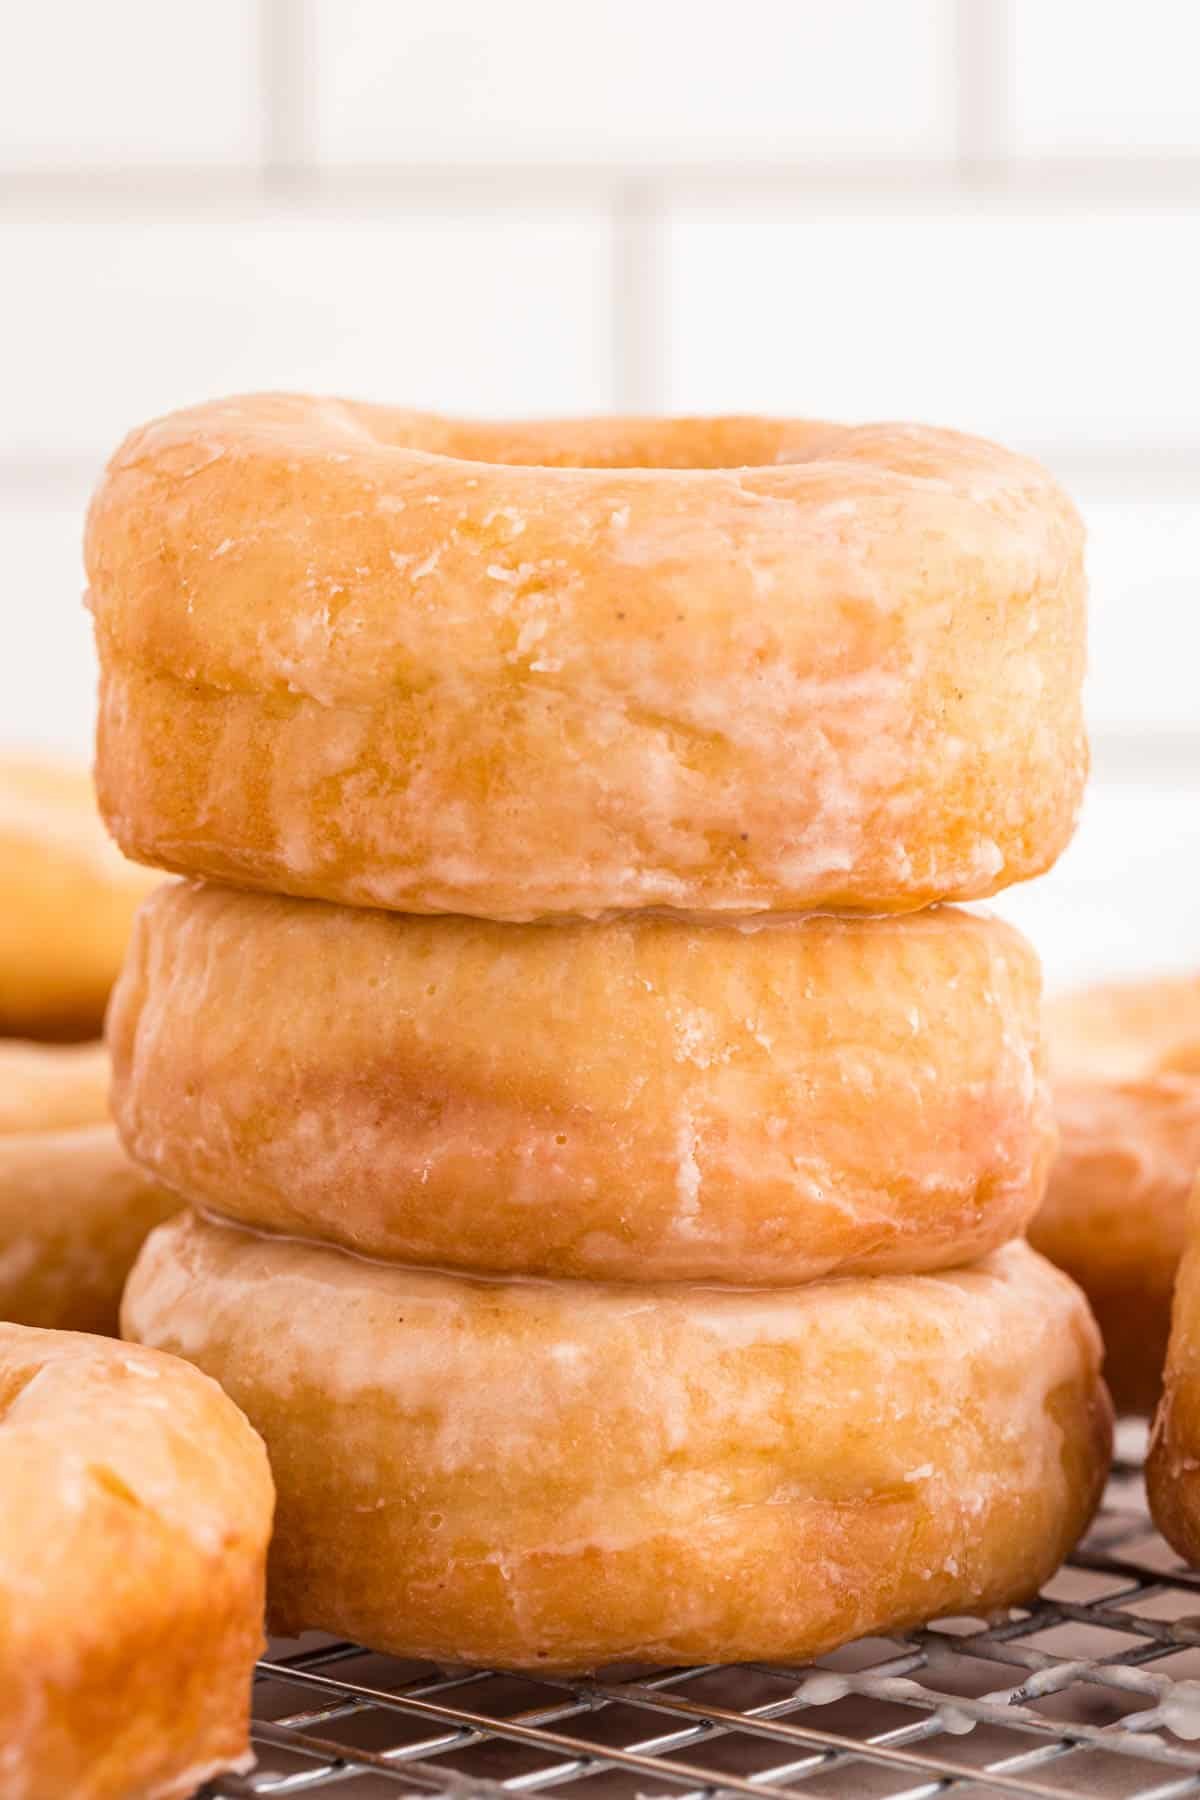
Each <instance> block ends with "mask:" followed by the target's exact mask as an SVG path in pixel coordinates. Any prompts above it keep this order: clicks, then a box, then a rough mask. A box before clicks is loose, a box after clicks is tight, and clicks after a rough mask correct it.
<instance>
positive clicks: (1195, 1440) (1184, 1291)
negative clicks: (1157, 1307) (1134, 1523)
mask: <svg viewBox="0 0 1200 1800" xmlns="http://www.w3.org/2000/svg"><path fill="white" fill-rule="evenodd" d="M1146 1491H1147V1494H1148V1495H1149V1498H1150V1511H1151V1513H1152V1514H1153V1515H1154V1522H1155V1524H1156V1525H1157V1526H1158V1529H1159V1530H1160V1531H1161V1532H1162V1534H1163V1536H1164V1537H1165V1538H1166V1540H1167V1542H1168V1543H1169V1544H1170V1545H1171V1546H1172V1547H1173V1548H1174V1549H1176V1550H1178V1552H1179V1554H1180V1556H1182V1557H1184V1558H1185V1559H1186V1561H1188V1562H1190V1563H1194V1564H1200V1181H1197V1183H1196V1186H1195V1187H1194V1188H1193V1190H1192V1195H1191V1202H1190V1206H1189V1209H1188V1219H1187V1233H1186V1244H1185V1247H1184V1252H1183V1258H1182V1261H1181V1262H1180V1265H1179V1279H1178V1282H1177V1284H1176V1288H1175V1303H1174V1310H1173V1314H1172V1321H1171V1335H1170V1343H1169V1347H1168V1350H1167V1361H1166V1369H1165V1371H1164V1374H1163V1391H1162V1397H1161V1399H1160V1400H1159V1403H1158V1410H1157V1412H1156V1413H1155V1415H1154V1429H1153V1431H1152V1432H1151V1435H1150V1454H1149V1457H1148V1458H1147V1461H1146Z"/></svg>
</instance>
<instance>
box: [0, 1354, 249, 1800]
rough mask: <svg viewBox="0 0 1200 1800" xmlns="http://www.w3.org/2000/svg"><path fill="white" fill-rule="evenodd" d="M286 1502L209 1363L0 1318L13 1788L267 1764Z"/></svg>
mask: <svg viewBox="0 0 1200 1800" xmlns="http://www.w3.org/2000/svg"><path fill="white" fill-rule="evenodd" d="M271 1507H272V1488H271V1477H270V1474H269V1471H268V1468H267V1459H266V1456H265V1454H264V1452H263V1447H262V1444H261V1443H260V1441H259V1439H258V1438H257V1437H256V1436H255V1434H254V1432H253V1431H252V1430H251V1429H250V1427H249V1426H248V1425H247V1423H246V1421H245V1419H244V1418H243V1417H242V1416H241V1414H240V1413H239V1412H238V1410H237V1408H236V1407H235V1406H234V1405H233V1403H232V1402H231V1401H229V1400H227V1399H226V1397H225V1395H224V1394H222V1393H221V1391H220V1389H219V1388H218V1387H217V1386H216V1384H215V1383H214V1382H211V1381H209V1380H207V1379H206V1378H205V1377H204V1376H202V1375H199V1374H198V1373H197V1371H196V1370H195V1369H193V1368H189V1367H188V1366H187V1365H186V1364H185V1363H181V1362H179V1361H177V1360H176V1359H175V1358H173V1357H167V1356H159V1355H158V1354H156V1353H155V1352H153V1351H149V1350H140V1349H134V1348H131V1347H129V1346H128V1345H125V1344H120V1343H114V1342H112V1341H111V1340H109V1339H104V1338H94V1337H86V1336H83V1335H81V1334H80V1333H77V1332H57V1331H31V1330H27V1329H25V1328H23V1327H21V1326H16V1325H0V1744H2V1745H3V1751H2V1753H0V1793H2V1794H3V1795H4V1800H51V1796H55V1797H58V1796H61V1797H62V1800H66V1797H67V1796H70V1800H131V1797H132V1796H139V1797H149V1796H153V1797H154V1800H183V1796H185V1795H190V1794H193V1793H194V1792H195V1790H196V1789H197V1788H198V1787H199V1786H200V1785H201V1783H202V1782H204V1781H206V1780H207V1779H208V1778H209V1777H210V1776H213V1775H216V1774H218V1773H220V1772H221V1771H222V1770H225V1769H231V1768H237V1769H246V1768H248V1767H249V1766H250V1764H251V1763H252V1762H253V1757H252V1756H251V1755H250V1748H249V1737H248V1719H249V1708H250V1678H251V1673H252V1671H253V1667H254V1661H255V1657H256V1656H257V1654H258V1651H259V1647H260V1645H261V1642H262V1616H263V1582H264V1567H265V1561H266V1547H267V1538H268V1536H269V1533H270V1528H271Z"/></svg>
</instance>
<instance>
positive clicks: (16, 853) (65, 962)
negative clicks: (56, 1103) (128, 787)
mask: <svg viewBox="0 0 1200 1800" xmlns="http://www.w3.org/2000/svg"><path fill="white" fill-rule="evenodd" d="M155 885H156V878H155V877H154V876H152V875H149V874H147V873H146V871H145V870H144V869H139V868H136V867H135V866H134V865H133V864H131V863H128V862H126V861H125V858H124V857H123V856H121V855H120V854H119V853H118V852H117V851H116V850H115V849H114V848H113V846H112V844H111V843H110V842H109V839H108V837H107V835H106V833H105V830H104V827H103V825H102V824H101V822H100V818H99V816H98V814H97V812H96V802H95V798H94V796H93V793H92V784H91V779H90V777H89V776H88V774H87V772H86V771H85V770H83V769H73V768H66V767H61V766H58V765H55V764H48V763H38V762H33V761H27V760H16V759H13V758H11V757H4V758H0V1036H5V1037H27V1038H58V1039H70V1038H76V1039H79V1038H94V1037H95V1036H96V1035H97V1034H98V1032H99V1031H100V1028H101V1026H102V1025H103V1022H104V1005H105V1002H106V1000H107V999H108V990H109V988H110V987H111V986H112V983H113V979H114V977H115V976H116V973H117V970H118V969H119V968H120V966H121V958H122V957H123V956H124V954H125V940H126V938H127V937H128V935H129V926H130V922H131V920H132V918H133V915H134V912H135V911H136V909H137V907H138V905H139V904H140V902H141V900H142V899H143V898H144V896H145V895H146V894H147V893H148V892H149V891H150V889H151V888H152V887H154V886H155Z"/></svg>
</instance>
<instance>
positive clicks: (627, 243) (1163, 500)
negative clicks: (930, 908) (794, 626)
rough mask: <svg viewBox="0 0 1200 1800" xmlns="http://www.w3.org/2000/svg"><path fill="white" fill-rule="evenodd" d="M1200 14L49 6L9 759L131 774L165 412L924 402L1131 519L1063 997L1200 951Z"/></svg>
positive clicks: (1057, 967) (17, 60) (4, 636)
mask: <svg viewBox="0 0 1200 1800" xmlns="http://www.w3.org/2000/svg"><path fill="white" fill-rule="evenodd" d="M1198 66H1200V9H1196V8H1191V7H1185V6H1181V5H1179V4H1178V3H1177V0H1142V4H1141V5H1139V6H1138V7H1136V8H1134V7H1131V6H1129V5H1127V4H1125V3H1124V0H1092V3H1090V4H1089V3H1087V0H741V4H740V5H739V6H738V7H737V8H735V9H731V8H730V7H729V6H728V5H727V4H717V3H716V0H571V3H569V4H568V3H567V0H438V4H436V5H427V4H419V3H418V0H203V4H202V3H201V0H181V3H180V4H178V5H174V6H170V7H166V6H163V5H161V4H159V3H157V0H108V3H107V4H106V5H105V6H104V7H100V8H98V7H96V6H94V5H92V4H91V3H90V0H41V3H40V4H39V5H38V6H23V7H14V8H12V9H10V11H9V12H8V13H7V14H6V15H5V17H4V18H3V20H0V269H2V271H3V283H2V285H0V326H2V327H3V329H2V330H0V393H2V394H3V399H4V404H3V407H2V408H0V546H2V548H3V554H4V563H5V568H4V576H5V582H6V590H7V592H8V594H9V596H10V601H9V604H8V605H7V606H6V607H5V608H3V610H2V611H0V739H2V740H3V741H6V742H10V743H15V742H21V743H26V744H36V745H42V746H45V747H47V748H52V749H61V750H64V751H68V752H74V753H78V754H86V751H87V746H88V743H89V740H90V735H91V729H92V715H93V689H94V665H93V661H92V653H91V646H90V638H89V633H88V629H87V622H86V615H85V614H84V611H83V609H82V606H81V604H80V591H81V587H82V571H81V567H80V554H79V535H80V525H81V518H82V511H83V507H84V505H85V504H86V496H87V493H88V490H89V488H90V486H91V483H92V481H93V479H94V476H95V472H96V470H97V469H98V468H99V466H100V464H101V462H102V459H103V456H104V454H105V453H106V451H107V450H108V449H109V448H111V446H112V445H113V444H114V443H115V442H116V441H117V440H118V439H119V437H120V436H121V435H122V433H123V432H124V431H125V430H126V429H127V428H128V427H129V426H130V425H132V424H135V423H137V422H138V421H139V420H140V419H142V418H145V417H147V416H149V415H152V414H154V413H156V412H160V411H163V410H166V409H167V408H170V407H173V406H176V405H180V404H184V403H186V402H187V401H189V400H192V399H196V398H199V397H201V396H204V395H208V394H211V393H215V392H229V391H233V390H236V389H244V388H263V387H272V386H280V387H286V386H299V387H311V388H316V389H323V390H326V391H331V392H347V393H356V394H364V395H375V396H389V395H391V396H395V397H397V398H398V399H403V400H404V401H406V402H408V403H411V404H414V405H422V406H432V407H444V408H446V409H449V410H458V411H464V412H466V411H471V412H480V413H504V412H554V411H562V412H569V411H573V410H583V409H586V410H600V409H607V408H609V407H618V408H631V409H646V410H649V409H658V408H670V409H674V410H689V409H691V410H707V409H714V408H737V409H743V410H744V409H762V410H767V411H778V412H788V411H794V412H809V413H813V412H816V413H827V414H832V415H834V416H845V417H851V418H853V417H876V418H878V417H883V416H889V415H890V416H915V417H924V418H930V419H935V420H938V421H941V422H946V423H951V424H955V425H959V426H962V427H964V428H967V429H976V430H980V431H984V432H990V433H994V434H995V435H997V436H999V437H1001V438H1004V439H1007V440H1009V441H1012V442H1014V443H1017V444H1020V445H1022V446H1025V447H1028V448H1029V449H1031V450H1033V451H1034V452H1035V453H1039V454H1042V455H1043V456H1045V457H1046V458H1047V459H1048V460H1049V461H1050V462H1051V463H1052V465H1053V466H1054V467H1055V468H1056V469H1057V470H1058V471H1059V472H1060V473H1061V474H1062V476H1063V478H1064V479H1065V480H1066V481H1067V482H1068V483H1069V485H1071V487H1072V489H1073V491H1074V492H1075V494H1076V496H1077V498H1078V499H1079V502H1080V505H1081V507H1082V509H1083V512H1084V514H1085V517H1086V519H1087V521H1088V524H1089V527H1090V533H1091V573H1092V586H1093V625H1092V670H1091V675H1090V680H1089V709H1090V717H1091V722H1092V727H1093V735H1094V741H1095V745H1096V779H1095V781H1094V783H1093V790H1092V794H1091V798H1090V800H1089V804H1088V807H1087V809H1086V811H1085V816H1084V820H1083V823H1082V826H1081V829H1080V833H1079V836H1078V838H1077V840H1076V843H1075V845H1074V846H1073V847H1072V849H1071V851H1070V852H1069V853H1068V855H1067V856H1066V857H1065V858H1064V860H1063V862H1062V864H1061V865H1060V866H1059V868H1058V869H1057V870H1056V871H1055V872H1054V873H1053V874H1052V875H1051V876H1049V877H1047V878H1045V879H1044V880H1043V881H1041V882H1039V883H1036V884H1033V885H1031V886H1030V887H1029V888H1027V889H1024V890H1021V891H1019V892H1018V893H1015V894H1013V895H1010V896H1007V897H1005V898H1004V899H1003V900H1002V901H1001V902H1000V909H1001V910H1004V911H1006V912H1007V913H1008V914H1009V915H1010V916H1012V917H1013V918H1015V919H1017V920H1018V922H1020V923H1023V924H1025V925H1027V926H1028V928H1029V929H1030V930H1031V932H1032V934H1033V935H1034V936H1035V937H1036V938H1037V941H1038V942H1039V944H1040V946H1041V948H1042V950H1043V953H1044V956H1045V959H1046V962H1047V967H1048V971H1049V974H1050V978H1051V980H1052V982H1054V983H1056V984H1061V983H1062V982H1065V981H1071V980H1075V979H1079V978H1083V977H1085V976H1090V975H1094V974H1098V973H1102V972H1104V971H1106V970H1113V971H1114V972H1120V971H1130V972H1132V971H1134V970H1136V969H1138V968H1139V967H1142V966H1154V967H1174V966H1182V965H1186V964H1189V963H1193V964H1194V963H1200V901H1198V899H1197V895H1198V893H1200V707H1198V704H1197V697H1196V685H1197V684H1196V679H1195V670H1196V667H1197V663H1198V653H1200V357H1198V356H1197V354H1196V349H1195V321H1196V319H1197V317H1198V316H1200V305H1198V302H1200V276H1198V271H1200V94H1198V90H1197V84H1196V82H1195V76H1194V72H1195V69H1196V68H1197V67H1198Z"/></svg>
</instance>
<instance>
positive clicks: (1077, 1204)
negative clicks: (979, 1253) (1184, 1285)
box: [1030, 976, 1200, 1413]
mask: <svg viewBox="0 0 1200 1800" xmlns="http://www.w3.org/2000/svg"><path fill="white" fill-rule="evenodd" d="M1046 1027H1047V1035H1048V1040H1049V1046H1050V1055H1051V1063H1052V1067H1053V1069H1054V1071H1055V1072H1056V1074H1057V1079H1056V1081H1055V1084H1054V1095H1055V1103H1056V1109H1057V1113H1058V1122H1059V1131H1060V1147H1059V1152H1058V1156H1057V1158H1056V1160H1055V1162H1054V1164H1053V1166H1052V1169H1051V1174H1050V1182H1049V1186H1048V1188H1047V1192H1046V1197H1045V1201H1044V1202H1043V1205H1042V1207H1041V1210H1040V1211H1039V1213H1038V1214H1037V1216H1036V1218H1035V1219H1034V1221H1033V1224H1032V1226H1031V1227H1030V1238H1031V1241H1032V1242H1033V1243H1034V1244H1035V1245H1036V1247H1037V1248H1038V1249H1039V1250H1041V1251H1042V1252H1043V1254H1044V1255H1046V1256H1048V1257H1049V1258H1050V1260H1051V1261H1052V1262H1056V1263H1057V1264H1058V1265H1059V1267H1060V1268H1063V1269H1065V1270H1066V1271H1067V1273H1068V1274H1069V1275H1072V1276H1073V1277H1074V1278H1075V1280H1076V1281H1077V1282H1078V1283H1079V1284H1080V1286H1081V1287H1082V1288H1083V1290H1084V1292H1085V1293H1086V1295H1087V1297H1088V1299H1089V1301H1090V1302H1091V1305H1092V1310H1093V1311H1094V1313H1095V1315H1096V1319H1097V1322H1098V1323H1099V1326H1100V1330H1101V1333H1102V1335H1103V1338H1104V1346H1105V1366H1104V1372H1105V1378H1106V1380H1107V1382H1108V1385H1109V1387H1110V1388H1111V1390H1112V1395H1113V1399H1114V1400H1115V1402H1116V1405H1117V1410H1118V1411H1119V1412H1143V1413H1148V1412H1150V1411H1152V1410H1153V1407H1154V1403H1155V1401H1156V1399H1157V1398H1158V1393H1159V1389H1160V1387H1161V1384H1162V1370H1163V1363H1164V1361H1165V1358H1166V1349H1167V1335H1168V1332H1169V1329H1170V1323H1171V1296H1172V1293H1173V1291H1174V1287H1175V1272H1176V1269H1177V1267H1178V1264H1179V1258H1180V1256H1181V1255H1182V1253H1183V1246H1184V1239H1185V1219H1186V1213H1187V1199H1188V1194H1189V1192H1190V1190H1191V1186H1192V1182H1193V1180H1194V1178H1195V1175H1196V1171H1197V1169H1200V1079H1198V1076H1200V1062H1197V1063H1196V1065H1195V1067H1194V1069H1193V1072H1192V1073H1190V1074H1189V1073H1187V1069H1188V1066H1189V1058H1194V1057H1195V1055H1196V1048H1197V1046H1200V978H1197V977H1194V976H1192V977H1186V978H1181V979H1168V980H1161V981H1155V982H1139V983H1128V982H1127V983H1114V984H1111V985H1106V986H1102V987H1096V988H1092V989H1089V990H1086V991H1084V992H1083V993H1081V994H1076V995H1072V996H1068V997H1066V998H1065V999H1062V1000H1059V1001H1056V1002H1053V1003H1051V1004H1050V1005H1049V1006H1048V1007H1047V1009H1046Z"/></svg>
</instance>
